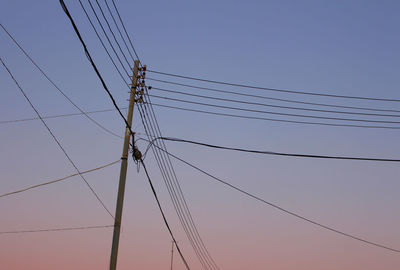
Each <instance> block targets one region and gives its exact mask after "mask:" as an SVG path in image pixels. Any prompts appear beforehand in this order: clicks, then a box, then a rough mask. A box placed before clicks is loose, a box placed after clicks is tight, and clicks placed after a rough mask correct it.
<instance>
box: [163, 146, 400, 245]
mask: <svg viewBox="0 0 400 270" xmlns="http://www.w3.org/2000/svg"><path fill="white" fill-rule="evenodd" d="M155 147H157V146H155ZM159 149H160V148H159ZM160 150H161V151H164V152H165V153H167V154H168V155H169V156H172V157H173V158H175V159H177V160H179V161H181V162H183V163H184V164H186V165H188V166H190V167H192V168H194V169H196V170H198V171H199V172H201V173H203V174H205V175H207V176H209V177H211V178H212V179H214V180H216V181H218V182H220V183H222V184H224V185H226V186H228V187H230V188H232V189H234V190H236V191H238V192H240V193H242V194H244V195H246V196H247V197H250V198H253V199H255V200H257V201H259V202H261V203H264V204H267V205H269V206H271V207H273V208H275V209H277V210H279V211H281V212H284V213H286V214H289V215H291V216H294V217H296V218H298V219H301V220H303V221H306V222H308V223H311V224H313V225H316V226H318V227H320V228H323V229H325V230H329V231H331V232H334V233H337V234H340V235H342V236H346V237H348V238H351V239H353V240H357V241H360V242H363V243H366V244H369V245H373V246H376V247H379V248H383V249H386V250H390V251H393V252H396V253H400V250H399V249H395V248H391V247H388V246H385V245H381V244H378V243H375V242H372V241H369V240H366V239H363V238H360V237H358V236H354V235H352V234H349V233H346V232H343V231H340V230H338V229H335V228H333V227H330V226H327V225H324V224H322V223H319V222H317V221H314V220H312V219H309V218H307V217H305V216H302V215H300V214H296V213H295V212H292V211H290V210H287V209H285V208H283V207H281V206H279V205H277V204H274V203H271V202H268V201H266V200H264V199H262V198H260V197H258V196H256V195H253V194H251V193H249V192H247V191H245V190H243V189H241V188H238V187H236V186H234V185H232V184H230V183H228V182H226V181H224V180H222V179H220V178H218V177H216V176H214V175H212V174H210V173H208V172H206V171H205V170H203V169H200V168H199V167H197V166H195V165H193V164H191V163H189V162H187V161H185V160H184V159H182V158H179V157H178V156H176V155H173V154H171V153H169V152H167V151H165V150H164V149H160Z"/></svg>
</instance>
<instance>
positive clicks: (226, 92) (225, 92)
mask: <svg viewBox="0 0 400 270" xmlns="http://www.w3.org/2000/svg"><path fill="white" fill-rule="evenodd" d="M147 80H151V81H155V82H160V83H165V84H172V85H178V86H184V87H189V88H193V89H200V90H206V91H211V92H216V93H224V94H229V95H236V96H242V97H246V98H249V97H252V98H259V99H266V100H275V101H281V102H287V103H294V104H304V105H313V106H321V107H329V108H342V109H352V110H364V111H377V112H395V113H399V112H400V110H391V109H379V108H368V107H357V106H344V105H335V104H326V103H316V102H307V101H302V100H293V99H284V98H276V97H271V96H260V95H254V94H249V93H242V92H239V93H238V92H234V91H229V90H222V89H215V88H209V87H202V86H197V85H192V84H185V83H178V82H172V81H167V80H159V79H155V78H150V77H147Z"/></svg>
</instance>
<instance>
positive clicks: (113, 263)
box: [110, 60, 139, 270]
mask: <svg viewBox="0 0 400 270" xmlns="http://www.w3.org/2000/svg"><path fill="white" fill-rule="evenodd" d="M138 71H139V60H136V61H135V65H134V67H133V75H132V85H131V90H130V97H129V109H128V117H127V122H128V124H129V126H130V127H132V117H133V106H134V104H135V95H136V88H137V86H138ZM131 135H133V134H131V131H130V128H129V127H126V128H125V138H124V146H123V149H122V157H121V171H120V175H119V186H118V198H117V208H116V210H115V220H114V233H113V240H112V248H111V259H110V270H115V269H116V267H117V256H118V245H119V234H120V230H121V220H122V206H123V203H124V194H125V182H126V171H127V168H128V154H129V141H130V138H131Z"/></svg>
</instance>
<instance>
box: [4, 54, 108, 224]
mask: <svg viewBox="0 0 400 270" xmlns="http://www.w3.org/2000/svg"><path fill="white" fill-rule="evenodd" d="M0 61H1V63H2V64H3V66H4V68H5V69H6V70H7V72H8V74H9V75H10V77H11V78H12V80H13V81H14V83H15V84H16V85H17V87H18V89H19V90H20V92H21V93H22V95H23V96H24V97H25V99H26V100H27V101H28V103H29V105H30V106H31V107H32V109H33V110H34V111H35V113H36V115H37V116H38V117H39V118H40V121H41V122H42V123H43V125H44V126H45V128H46V129H47V131H48V132H49V133H50V135H51V137H52V138H53V139H54V141H55V142H56V143H57V145H58V147H59V148H60V150H61V151H62V152H63V153H64V155H65V157H66V158H67V159H68V161H69V163H71V165H72V166H73V167H74V169H75V170H76V172H77V173H78V174H79V176H80V177H81V178H82V180H83V181H84V182H85V183H86V185H87V186H88V188H89V189H90V191H91V192H92V194H93V195H94V196H95V197H96V199H97V200H98V201H99V203H100V204H101V206H102V207H103V208H104V210H106V212H107V213H108V214H109V215H110V216H111V217H112V218H113V219H114V216H113V215H112V214H111V212H110V211H109V210H108V208H107V207H106V205H105V204H104V203H103V201H102V200H101V199H100V197H99V195H97V193H96V191H94V189H93V188H92V186H91V185H90V184H89V182H88V181H87V180H86V179H85V177H84V176H83V175H82V174H81V172H80V171H79V169H78V167H77V166H76V165H75V163H74V162H73V161H72V159H71V157H70V156H69V155H68V153H67V151H66V150H65V149H64V147H63V146H62V145H61V143H60V142H59V140H58V139H57V137H56V136H55V135H54V133H53V132H52V131H51V129H50V128H49V126H48V125H47V124H46V122H45V121H44V120H43V118H42V116H41V115H40V113H39V112H38V110H37V109H36V107H35V106H34V105H33V104H32V102H31V100H30V99H29V97H28V96H27V95H26V93H25V91H24V90H23V89H22V87H21V86H20V85H19V83H18V82H17V80H16V79H15V77H14V76H13V74H12V73H11V71H10V70H9V69H8V67H7V66H6V64H5V63H4V62H3V60H2V59H1V58H0Z"/></svg>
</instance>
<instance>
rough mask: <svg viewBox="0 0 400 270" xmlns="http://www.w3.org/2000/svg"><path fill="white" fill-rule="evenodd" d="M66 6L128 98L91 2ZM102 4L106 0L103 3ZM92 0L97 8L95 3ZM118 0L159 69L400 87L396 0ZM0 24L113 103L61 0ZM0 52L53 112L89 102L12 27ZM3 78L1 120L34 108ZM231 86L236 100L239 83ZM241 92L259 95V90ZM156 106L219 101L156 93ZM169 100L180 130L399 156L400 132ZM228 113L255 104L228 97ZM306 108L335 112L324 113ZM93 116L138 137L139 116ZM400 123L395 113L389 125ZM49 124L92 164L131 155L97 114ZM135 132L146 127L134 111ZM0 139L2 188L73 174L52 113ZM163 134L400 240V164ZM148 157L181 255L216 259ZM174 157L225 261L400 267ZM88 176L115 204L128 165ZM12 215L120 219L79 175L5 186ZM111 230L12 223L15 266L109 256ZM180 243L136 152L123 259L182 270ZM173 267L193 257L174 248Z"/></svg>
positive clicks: (7, 213)
mask: <svg viewBox="0 0 400 270" xmlns="http://www.w3.org/2000/svg"><path fill="white" fill-rule="evenodd" d="M65 2H66V5H67V7H68V9H69V10H70V13H71V15H72V17H73V18H74V20H75V21H76V23H77V27H78V28H79V31H80V32H81V34H82V37H83V39H84V40H85V42H86V44H87V46H88V50H89V51H90V53H91V54H92V57H93V59H94V61H95V63H96V65H97V66H98V67H99V70H100V72H101V74H102V76H103V77H104V79H105V81H106V83H107V85H108V87H109V88H110V91H111V92H112V94H113V96H114V97H115V99H116V101H117V103H118V104H119V106H121V107H126V106H127V104H128V101H127V99H128V98H129V94H128V89H127V88H126V86H125V85H124V84H123V83H122V81H121V78H120V77H119V75H118V73H117V72H116V70H115V69H114V67H113V65H112V63H111V62H110V60H109V59H108V57H107V55H106V53H105V51H104V49H103V48H102V47H101V44H100V42H99V41H98V39H97V37H96V35H95V33H94V32H93V30H92V28H91V26H90V24H89V23H88V21H87V18H86V17H85V14H84V13H83V10H82V8H81V7H80V5H79V2H78V1H65ZM91 2H93V4H95V1H91ZM99 2H100V3H101V4H102V5H104V1H103V0H99ZM110 3H111V1H110ZM83 4H84V5H85V7H86V8H89V5H88V2H87V1H86V0H84V1H83ZM116 4H117V6H118V8H119V11H120V13H121V16H122V18H123V20H124V22H125V25H126V28H127V31H128V32H129V34H130V36H131V38H132V42H133V44H134V46H135V48H136V50H137V53H138V55H139V57H140V59H141V61H142V63H143V64H146V65H147V66H148V68H149V69H152V70H156V71H163V72H168V73H174V74H180V75H186V76H193V77H199V78H206V79H211V80H218V81H226V82H233V83H240V84H248V85H257V86H263V87H270V88H278V89H289V90H295V91H306V92H315V93H323V94H328V95H346V96H365V97H374V98H388V99H400V91H399V86H400V76H399V72H400V53H399V50H398V48H399V47H400V36H399V35H398V29H399V26H400V18H399V16H398V14H399V11H400V3H399V2H398V1H389V0H385V1H369V0H368V1H367V0H365V1H355V0H354V1H340V0H338V1H322V0H321V1H246V2H244V1H122V0H119V1H116ZM92 17H93V16H92ZM0 22H1V24H2V25H3V26H4V27H6V28H7V30H8V31H9V32H10V33H11V34H12V35H13V36H14V38H15V39H16V40H17V41H18V42H19V43H20V44H21V46H22V47H23V48H24V49H25V50H26V51H27V52H28V53H29V54H30V55H31V56H32V58H33V59H34V60H35V61H36V62H37V63H38V64H39V66H40V67H41V68H43V70H44V71H45V72H46V73H47V74H48V76H49V77H50V78H51V79H52V80H53V81H54V82H55V83H56V84H57V85H58V86H59V87H60V88H61V89H62V90H63V91H64V92H65V93H66V94H67V95H68V96H69V97H70V98H71V99H72V100H73V101H74V102H75V103H76V104H77V105H78V106H80V107H81V108H83V109H84V110H87V111H91V110H102V109H111V108H112V103H111V102H110V99H109V97H108V96H107V94H106V93H105V91H104V89H103V88H102V86H101V84H100V82H99V79H98V78H97V77H96V74H95V73H94V71H93V69H92V67H91V66H90V63H89V62H88V60H87V58H86V56H85V54H84V51H83V49H82V45H81V44H80V42H79V40H78V39H77V37H76V34H75V33H74V31H73V28H72V26H71V24H70V22H69V20H68V18H67V17H66V15H65V14H64V12H63V10H62V8H61V6H60V4H59V2H58V1H45V0H42V1H26V0H20V1H9V0H3V1H1V2H0ZM0 57H1V58H2V60H3V61H4V62H5V63H6V65H7V66H8V67H9V69H10V70H11V72H12V73H13V74H14V76H15V78H16V79H17V81H18V82H19V83H20V85H21V87H22V88H23V89H24V91H26V93H27V95H28V96H29V98H30V99H31V101H32V103H33V104H34V105H35V106H36V108H37V109H38V111H39V112H40V113H41V114H42V115H44V116H49V115H57V114H66V113H75V112H77V110H76V109H75V108H74V107H73V106H72V105H71V104H70V103H68V101H66V100H65V98H64V97H63V96H62V95H60V93H59V92H57V91H56V90H55V89H54V87H53V86H52V85H51V84H50V83H49V82H48V81H46V79H45V78H44V77H43V76H42V75H41V73H40V72H38V70H37V69H35V67H34V66H33V65H32V64H31V63H30V62H29V60H27V58H26V57H25V56H24V55H23V54H22V53H21V52H20V51H19V49H18V48H17V47H16V46H15V44H13V43H12V41H11V40H10V39H9V38H8V36H7V35H6V34H5V33H4V31H2V30H1V29H0ZM147 76H148V77H149V78H157V79H164V80H172V81H175V82H179V83H187V84H195V85H197V86H203V87H214V88H218V89H223V90H227V91H236V92H240V93H245V94H249V95H268V96H270V97H274V98H280V99H294V100H302V101H306V102H318V103H329V104H336V105H340V106H359V107H372V108H379V109H386V110H400V106H399V103H398V102H379V101H366V100H355V99H339V98H327V97H317V96H307V95H294V94H288V93H275V92H264V91H260V90H255V89H244V88H234V87H232V86H220V85H211V84H209V83H201V82H194V81H188V80H183V79H178V78H172V77H166V76H161V75H157V74H153V73H150V72H148V74H147ZM0 82H1V83H0V87H1V91H0V121H6V120H14V119H24V118H31V117H35V113H34V111H33V110H32V108H31V107H30V106H29V104H28V103H27V101H26V100H25V99H24V97H23V96H22V94H21V92H20V91H19V89H18V88H17V87H16V85H15V83H14V82H13V81H12V79H11V78H10V76H9V74H8V73H7V71H6V70H5V69H4V68H3V67H2V66H1V68H0ZM146 83H147V85H149V86H153V87H160V88H165V89H169V90H177V91H185V92H187V93H192V94H200V95H212V94H211V93H209V92H204V91H201V90H199V89H190V88H187V87H178V86H174V85H167V84H162V83H159V82H155V81H152V80H150V79H148V80H146ZM150 91H151V94H154V95H163V96H170V97H174V98H185V99H190V98H188V97H184V96H183V97H182V96H178V95H173V94H166V93H162V92H160V91H157V90H155V89H154V90H150ZM214 96H215V95H214ZM221 97H222V96H221ZM224 97H225V98H235V99H238V97H237V96H226V95H225V96H224ZM191 100H196V101H199V102H209V101H205V100H201V99H194V98H191ZM241 100H242V101H253V102H254V101H255V100H254V99H252V98H250V97H242V98H241ZM152 101H153V102H154V103H159V104H165V105H171V106H181V107H186V108H192V109H203V110H211V109H210V108H207V107H200V106H197V105H193V104H192V105H187V104H186V105H185V104H180V103H176V102H173V101H166V100H161V99H157V98H152ZM210 103H211V104H222V103H221V102H217V101H212V102H210ZM268 103H270V104H275V105H282V104H283V103H279V102H275V101H268ZM224 105H227V104H224ZM229 105H231V106H236V105H235V104H229ZM285 105H288V104H285ZM291 105H293V104H291ZM240 106H241V107H243V108H252V107H251V106H244V105H243V106H242V105H240ZM303 107H304V108H308V107H307V106H303ZM154 109H155V113H156V115H157V120H158V123H159V125H160V128H161V131H162V134H163V135H164V136H168V137H177V138H183V139H189V140H194V141H201V142H207V143H211V144H217V145H225V146H231V147H239V148H250V149H258V150H269V151H276V152H288V153H308V154H316V155H318V154H319V155H336V156H362V157H378V158H391V159H399V158H400V154H399V153H400V145H399V143H398V138H399V135H400V130H399V129H377V128H354V127H353V128H351V127H335V126H318V125H305V124H294V123H283V122H273V121H258V120H252V119H238V118H230V117H223V116H215V115H209V114H200V113H194V112H187V111H179V110H172V109H167V108H162V107H154ZM256 109H259V110H269V111H274V112H284V113H298V112H296V111H295V112H293V111H291V110H283V109H269V108H260V107H256ZM325 109H326V108H325ZM213 111H215V112H220V113H233V114H243V115H257V114H251V113H241V112H236V111H230V110H227V109H214V110H213ZM124 113H126V112H125V111H124ZM302 113H303V114H314V115H320V116H321V115H323V116H328V114H326V113H325V114H324V113H309V112H302ZM258 116H260V114H258ZM261 116H262V117H270V118H275V119H290V120H305V119H302V118H296V117H288V116H276V115H268V114H267V115H261ZM329 116H332V114H330V115H329ZM333 116H335V117H338V115H333ZM339 116H342V115H339ZM345 116H346V117H348V118H357V117H358V116H351V117H350V116H348V115H345ZM92 117H93V118H94V119H96V120H97V121H99V122H100V123H101V124H102V125H104V126H105V127H107V128H108V129H110V130H112V131H113V132H115V133H117V134H119V135H123V134H124V123H123V122H122V120H121V118H119V116H118V114H117V113H116V112H115V111H112V112H104V113H97V114H92ZM358 118H360V117H358ZM361 118H362V119H375V120H381V118H377V117H375V118H373V117H366V116H365V117H361ZM386 119H388V118H386ZM398 119H399V118H396V117H392V118H389V120H390V121H396V120H398ZM310 121H314V122H317V120H315V119H311V120H310ZM321 121H322V122H330V123H333V122H334V123H345V122H344V121H328V120H321ZM0 123H1V122H0ZM46 123H47V124H48V126H49V127H50V128H51V129H52V131H53V132H54V134H55V135H56V137H57V138H58V139H59V140H60V143H61V144H62V145H63V147H64V148H65V149H66V151H67V153H68V154H69V155H70V157H71V159H72V160H73V161H74V162H75V163H76V164H77V167H78V168H79V169H80V170H82V171H84V170H89V169H92V168H96V167H99V166H102V165H104V164H107V163H110V162H113V161H116V160H118V159H120V157H121V151H122V139H119V138H116V137H113V136H111V135H110V134H108V133H106V132H104V131H103V130H102V129H100V128H99V127H97V126H96V125H94V124H93V123H92V122H90V121H89V120H88V119H87V118H85V117H83V116H73V117H64V118H54V119H47V120H46ZM346 123H348V122H346ZM362 124H365V123H362ZM367 124H370V123H367ZM392 126H396V125H395V124H392ZM397 126H399V125H398V124H397ZM133 129H134V130H135V131H136V132H138V133H140V134H143V133H144V128H143V125H142V124H141V121H140V116H139V113H138V111H137V110H135V112H134V117H133ZM139 136H140V135H139ZM0 141H1V143H0V194H4V193H7V192H11V191H15V190H18V189H22V188H25V187H28V186H31V185H35V184H39V183H42V182H45V181H50V180H54V179H58V178H61V177H64V176H67V175H71V174H74V173H75V170H74V168H73V167H72V166H71V165H70V163H69V162H68V160H67V159H66V157H65V156H64V155H63V153H62V152H61V151H60V149H59V148H58V146H57V144H56V143H55V142H54V140H53V139H52V138H51V136H50V134H49V133H48V131H47V130H46V129H45V127H44V126H43V124H42V123H41V122H40V121H37V120H34V121H25V122H15V123H1V124H0ZM166 145H167V148H168V150H169V151H170V152H171V153H173V154H176V155H177V156H179V157H181V158H183V159H185V160H187V161H188V162H191V163H193V164H195V165H197V166H199V167H200V168H202V169H204V170H206V171H207V172H209V173H211V174H213V175H215V176H217V177H220V178H221V179H223V180H225V181H227V182H229V183H231V184H233V185H236V186H238V187H240V188H243V189H244V190H246V191H248V192H250V193H252V194H254V195H256V196H259V197H261V198H263V199H265V200H267V201H269V202H272V203H274V204H277V205H279V206H281V207H283V208H285V209H288V210H290V211H293V212H295V213H298V214H300V215H303V216H306V217H308V218H310V219H312V220H315V221H318V222H320V223H322V224H324V225H328V226H331V227H333V228H336V229H338V230H341V231H344V232H346V233H349V234H352V235H356V236H358V237H360V238H363V239H367V240H370V241H372V242H376V243H380V244H382V245H385V246H390V247H393V248H396V249H400V231H399V228H400V216H399V214H398V213H399V212H400V201H399V196H398V194H399V191H400V182H399V175H400V169H399V166H398V164H397V163H384V162H380V163H379V162H362V161H344V160H320V159H304V158H303V159H301V158H294V157H277V156H260V155H255V154H249V153H238V152H228V151H223V150H217V149H209V148H204V147H199V146H194V145H188V144H182V143H176V142H166ZM138 147H139V149H140V150H141V151H142V152H144V151H145V148H146V147H147V145H146V143H144V142H143V141H141V142H139V143H138ZM145 163H146V166H147V167H148V169H149V173H150V176H151V178H152V180H153V182H154V185H155V188H156V190H157V192H158V194H159V197H160V201H161V204H162V206H163V208H164V210H165V213H166V217H167V219H168V221H169V223H170V225H171V228H172V231H173V232H174V234H175V236H176V239H177V241H178V244H179V246H180V247H181V249H182V252H183V254H184V256H185V257H186V259H187V261H188V263H189V265H190V267H191V269H202V268H201V264H200V263H199V261H198V259H197V258H196V255H195V253H194V251H193V249H192V248H191V246H190V244H189V241H188V239H187V238H186V236H185V234H184V231H183V229H182V227H181V226H180V224H179V220H178V217H177V214H176V213H175V212H174V208H173V205H172V202H171V199H170V198H169V196H168V192H167V189H166V187H165V185H164V182H163V181H162V178H161V174H160V171H159V169H158V167H157V164H156V162H155V159H154V157H153V155H152V154H151V153H149V155H147V156H146V159H145ZM173 165H174V168H175V170H176V173H177V176H178V179H179V181H180V184H181V187H182V190H183V192H184V194H185V198H186V200H187V203H188V206H189V208H190V210H191V213H192V216H193V218H194V221H195V222H196V225H197V228H198V231H199V233H200V235H201V237H202V239H203V240H204V243H205V245H206V247H207V249H208V250H209V252H210V254H211V255H212V257H213V259H214V260H215V262H216V263H217V265H218V266H219V268H220V269H221V270H223V269H230V270H240V269H254V270H258V269H260V270H261V269H276V270H292V269H296V270H299V269H300V270H306V269H307V270H317V269H327V270H338V269H352V270H361V269H362V270H373V269H386V270H395V269H396V270H397V269H399V268H400V255H399V253H395V252H391V251H388V250H384V249H381V248H378V247H375V246H371V245H367V244H365V243H361V242H359V241H355V240H353V239H349V238H347V237H344V236H343V235H338V234H335V233H333V232H331V231H327V230H324V229H322V228H320V227H317V226H315V225H312V224H309V223H307V222H304V221H302V220H299V219H297V218H295V217H293V216H290V215H287V214H285V213H283V212H280V211H278V210H276V209H274V208H271V207H269V206H267V205H265V204H261V203H260V202H258V201H255V200H253V199H251V198H248V197H245V196H244V195H243V194H240V193H238V192H237V191H235V190H232V189H229V188H227V187H226V186H224V185H222V184H220V183H218V182H216V181H214V180H212V179H211V178H209V177H207V176H205V175H204V174H201V173H199V172H198V171H195V170H193V169H192V168H190V167H188V166H187V165H185V164H182V163H179V161H176V160H173ZM85 177H86V179H87V181H88V182H89V183H90V184H91V185H92V186H93V188H94V190H95V191H96V192H97V193H98V195H99V196H100V197H101V199H102V200H103V201H104V203H105V205H106V206H107V207H108V208H109V209H111V210H112V211H114V209H115V203H116V197H117V188H118V177H119V164H117V165H113V166H110V167H107V168H105V169H103V170H99V171H96V172H92V173H89V174H86V175H85ZM0 213H1V216H2V218H1V222H0V232H6V231H15V230H36V229H47V228H65V227H79V226H97V225H110V224H113V220H112V219H111V217H110V216H109V215H108V214H107V213H106V212H105V211H104V209H103V208H102V207H101V205H100V204H99V203H98V201H97V200H96V198H95V197H94V196H93V194H91V192H90V190H89V189H88V187H87V186H86V185H85V184H84V183H83V181H82V180H81V179H80V178H79V177H74V178H70V179H69V180H66V181H63V182H60V183H57V184H53V185H48V186H45V187H41V188H37V189H33V190H30V191H27V192H23V193H20V194H15V195H13V196H7V197H2V198H0ZM111 240H112V229H111V228H102V229H93V230H82V231H62V232H41V233H25V234H23V233H21V234H0V268H1V269H29V270H36V269H37V270H38V269H40V270H48V269H54V268H57V269H60V270H63V269H72V268H73V269H108V264H109V256H110V250H111ZM170 250H171V238H170V236H169V234H168V231H167V229H166V228H165V226H164V224H163V220H162V217H161V215H160V213H159V210H158V208H157V204H156V202H155V200H154V198H153V195H152V193H151V190H150V188H149V186H148V183H147V180H146V178H145V174H144V172H143V168H142V167H139V172H138V167H137V166H136V164H135V163H133V162H132V160H129V167H128V176H127V185H126V194H125V204H124V212H123V221H122V231H121V241H120V249H119V257H118V269H165V268H168V269H169V267H170V255H171V253H170ZM174 269H178V270H179V269H185V268H184V265H183V264H182V262H181V260H180V259H179V257H178V256H177V253H175V257H174Z"/></svg>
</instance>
